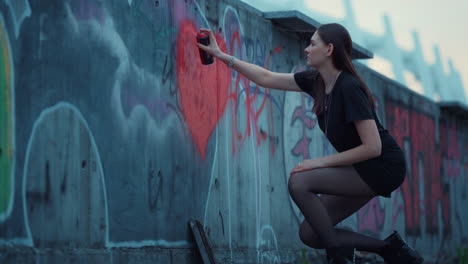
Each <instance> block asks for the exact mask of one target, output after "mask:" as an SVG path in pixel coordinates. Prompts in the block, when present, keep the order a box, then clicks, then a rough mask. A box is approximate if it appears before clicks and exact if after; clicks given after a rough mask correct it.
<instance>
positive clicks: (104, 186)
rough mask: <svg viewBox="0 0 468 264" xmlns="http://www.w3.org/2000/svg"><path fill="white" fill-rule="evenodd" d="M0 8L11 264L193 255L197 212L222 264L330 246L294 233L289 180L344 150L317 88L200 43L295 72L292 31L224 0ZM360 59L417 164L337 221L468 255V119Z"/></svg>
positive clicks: (28, 0) (179, 259)
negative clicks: (205, 56) (262, 76)
mask: <svg viewBox="0 0 468 264" xmlns="http://www.w3.org/2000/svg"><path fill="white" fill-rule="evenodd" d="M0 10H1V14H0V46H1V52H0V54H1V60H0V75H1V78H0V83H1V87H0V100H1V101H0V127H1V133H0V173H1V174H0V242H1V243H0V244H1V247H0V248H1V249H0V261H1V262H2V263H5V262H6V263H63V262H64V261H77V262H80V263H81V262H83V263H85V262H86V263H91V262H99V263H105V262H107V263H150V262H151V263H201V259H200V255H199V253H198V251H197V248H196V245H195V243H194V240H193V237H192V234H191V230H190V228H189V226H188V224H187V222H188V220H189V219H191V218H196V219H199V220H200V221H201V222H202V223H203V225H204V229H205V232H206V234H207V235H208V237H209V239H210V242H211V243H212V246H213V248H214V252H215V255H216V259H217V260H218V262H219V263H230V262H232V263H298V262H300V261H302V262H301V263H304V261H306V262H308V263H312V261H314V260H316V259H317V255H318V254H322V253H323V252H322V251H317V250H312V249H309V248H307V247H306V246H305V245H304V244H302V242H301V241H300V239H299V236H298V227H299V223H300V221H302V219H303V216H302V215H301V213H300V211H299V210H298V208H297V207H296V206H295V205H294V204H293V202H292V200H291V199H290V197H289V194H288V191H287V179H288V174H289V171H290V170H291V169H292V167H293V166H294V164H296V163H297V162H298V161H300V160H302V159H308V158H314V157H319V156H323V155H328V154H332V153H334V152H335V151H334V149H333V147H332V146H331V145H330V143H329V142H328V141H327V140H326V139H325V137H324V135H323V134H322V132H321V131H320V129H319V127H318V125H317V122H316V117H315V116H314V115H312V113H311V111H310V109H311V106H312V100H311V98H310V97H308V96H307V95H306V94H305V93H294V92H290V93H285V92H282V91H278V90H269V89H264V88H259V87H257V86H256V85H255V84H254V83H253V82H250V81H249V80H248V79H246V78H245V77H244V76H242V75H240V74H237V73H236V72H235V71H230V70H229V69H228V68H227V67H226V65H224V64H223V63H221V62H216V63H215V64H214V65H211V66H202V65H201V64H200V62H199V56H198V50H197V48H196V47H195V46H194V45H195V34H196V30H197V29H198V28H200V27H209V28H212V29H213V30H214V31H216V32H217V33H216V35H217V39H218V43H219V44H220V46H221V48H222V49H223V50H224V51H226V52H228V53H229V54H235V55H236V56H237V57H238V58H240V59H242V60H245V61H248V62H251V63H255V64H257V65H260V66H262V67H265V68H268V69H270V70H273V71H278V72H295V71H300V70H303V69H305V65H304V62H305V58H304V56H303V54H304V53H303V49H304V43H301V42H299V41H298V40H297V39H295V38H294V35H293V34H286V33H284V32H282V31H279V30H278V29H277V28H275V27H274V26H272V25H271V23H270V22H269V21H268V20H265V19H263V18H262V13H261V12H259V11H258V10H255V9H252V8H251V7H249V6H247V5H245V4H243V3H239V2H237V1H232V0H223V1H194V0H171V1H147V0H133V1H132V0H119V1H114V0H112V1H111V0H102V1H100V0H73V1H71V0H70V1H59V0H49V1H43V0H42V1H39V0H6V1H2V2H1V3H0ZM356 65H357V66H358V69H359V72H360V73H361V74H362V76H363V77H364V78H365V80H366V82H367V83H368V85H369V86H370V88H371V89H372V91H373V94H374V96H375V97H376V99H377V101H378V107H379V109H378V114H379V117H380V118H381V121H382V123H383V124H384V125H385V126H386V127H387V128H388V129H389V131H390V132H391V134H392V135H394V136H395V137H396V139H397V140H398V142H399V144H401V146H402V147H403V148H404V150H405V152H406V155H407V159H408V162H409V163H408V164H409V165H410V167H409V169H408V178H407V180H406V181H405V183H404V184H403V185H402V187H401V188H400V189H399V190H398V191H397V192H395V193H394V195H393V197H392V198H391V199H385V198H376V199H374V200H372V201H371V202H370V203H369V204H368V205H366V206H365V207H364V208H362V209H361V210H360V211H359V212H358V213H356V214H354V215H353V216H352V217H350V218H349V219H347V220H345V221H344V222H343V223H341V224H340V225H342V226H345V227H348V228H351V229H353V230H358V231H361V232H365V233H368V234H371V235H373V236H377V237H385V236H387V235H388V234H389V233H390V232H391V231H392V230H393V229H397V230H399V231H400V232H401V233H402V234H403V235H404V236H405V238H406V239H407V240H408V241H409V243H410V244H411V245H414V246H416V247H417V248H419V249H420V250H421V251H422V252H423V254H424V255H425V256H426V258H430V259H434V260H435V259H436V258H437V257H439V258H440V259H441V260H448V259H450V258H452V257H456V256H457V255H459V259H461V258H464V257H463V256H462V255H463V254H464V253H467V254H465V255H468V250H466V248H467V240H466V239H467V233H468V231H467V228H468V215H467V213H466V211H465V209H466V199H467V197H466V194H467V182H466V180H467V179H466V177H467V173H466V168H467V166H468V160H467V157H466V149H467V148H468V138H467V136H468V133H467V131H468V127H467V126H468V125H467V122H466V120H463V119H462V118H460V117H456V116H454V115H452V114H448V113H444V112H441V111H440V108H439V107H438V105H437V104H435V103H434V102H432V101H429V100H427V99H425V98H423V97H421V96H419V95H418V94H416V93H414V92H412V91H410V90H409V89H407V88H405V87H401V86H399V85H398V84H396V83H395V82H393V81H391V80H389V79H387V78H385V77H383V76H382V75H380V74H378V73H375V72H373V71H372V70H370V69H368V68H365V67H364V66H362V65H360V64H359V63H356ZM464 259H465V260H464V261H465V262H464V263H467V262H466V261H467V260H466V257H465V258H464ZM314 263H316V262H314ZM439 263H440V262H439Z"/></svg>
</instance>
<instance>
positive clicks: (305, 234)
mask: <svg viewBox="0 0 468 264" xmlns="http://www.w3.org/2000/svg"><path fill="white" fill-rule="evenodd" d="M306 224H307V223H306V220H304V221H303V222H302V224H301V226H300V228H299V238H300V239H301V241H302V243H304V244H306V245H307V246H309V247H311V248H316V249H323V248H324V247H323V244H322V243H321V241H320V238H319V237H318V235H317V234H316V233H315V232H314V231H313V230H311V228H310V227H306Z"/></svg>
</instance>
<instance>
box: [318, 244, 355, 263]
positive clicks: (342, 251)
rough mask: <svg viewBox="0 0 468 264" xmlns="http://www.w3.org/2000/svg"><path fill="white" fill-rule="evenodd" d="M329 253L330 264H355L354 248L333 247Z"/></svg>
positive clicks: (328, 261)
mask: <svg viewBox="0 0 468 264" xmlns="http://www.w3.org/2000/svg"><path fill="white" fill-rule="evenodd" d="M325 250H326V251H327V263H328V264H354V263H355V261H354V260H355V259H354V252H355V249H354V248H352V247H331V248H327V249H325Z"/></svg>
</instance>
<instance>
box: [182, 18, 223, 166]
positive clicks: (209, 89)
mask: <svg viewBox="0 0 468 264" xmlns="http://www.w3.org/2000/svg"><path fill="white" fill-rule="evenodd" d="M196 35H197V30H196V28H195V26H194V25H193V23H192V22H191V21H188V20H185V21H183V22H182V23H181V27H180V30H179V33H178V36H177V82H178V88H179V95H180V100H181V106H182V113H183V115H184V117H185V121H186V123H187V125H188V128H189V131H190V134H191V136H192V138H193V140H194V142H195V144H196V146H197V149H198V151H199V152H200V155H201V157H202V158H203V159H204V158H205V154H206V144H207V143H208V140H209V138H210V135H211V133H212V132H213V129H214V128H215V127H216V125H217V123H218V120H219V119H220V117H221V116H222V114H223V113H224V110H225V107H226V102H227V98H228V96H227V94H228V88H229V83H230V81H231V71H230V69H229V68H228V67H227V65H226V64H225V63H224V62H222V61H219V60H218V59H216V58H215V62H214V63H213V64H210V65H203V64H202V63H201V60H200V55H199V51H198V49H199V48H198V46H197V45H196V43H197V41H196ZM215 37H216V41H217V43H218V46H219V48H220V49H221V50H222V51H223V52H226V50H227V49H226V44H225V42H224V40H223V39H222V37H221V36H219V35H218V34H215Z"/></svg>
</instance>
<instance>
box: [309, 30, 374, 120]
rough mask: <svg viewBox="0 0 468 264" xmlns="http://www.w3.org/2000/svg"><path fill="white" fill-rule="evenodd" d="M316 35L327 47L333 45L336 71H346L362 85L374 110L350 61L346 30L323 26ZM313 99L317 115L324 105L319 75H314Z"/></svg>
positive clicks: (321, 81) (348, 38)
mask: <svg viewBox="0 0 468 264" xmlns="http://www.w3.org/2000/svg"><path fill="white" fill-rule="evenodd" d="M317 34H318V35H319V36H320V38H321V39H322V41H323V42H324V43H325V44H326V45H328V44H330V43H332V44H333V53H332V63H333V65H334V66H335V68H337V69H338V70H342V71H348V72H350V73H351V74H353V75H354V76H355V77H356V78H357V79H358V80H359V81H360V82H361V84H362V86H363V88H364V91H365V92H366V94H367V97H368V98H369V102H370V104H371V107H372V109H375V102H374V98H373V97H372V94H371V92H370V90H369V87H367V85H366V83H365V82H364V81H363V80H362V78H361V77H360V76H359V74H358V73H357V71H356V68H355V67H354V65H353V63H352V61H351V51H352V48H353V46H352V45H353V42H352V40H351V36H350V35H349V32H348V30H346V28H345V27H343V26H342V25H340V24H338V23H329V24H323V25H321V26H319V27H318V28H317ZM314 85H315V86H314V90H315V99H314V101H315V102H314V107H313V108H312V111H313V112H314V113H315V114H316V115H318V114H320V113H322V112H323V108H324V104H325V102H324V101H325V82H324V81H323V78H322V76H321V75H320V74H318V72H317V74H316V78H315V82H314Z"/></svg>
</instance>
